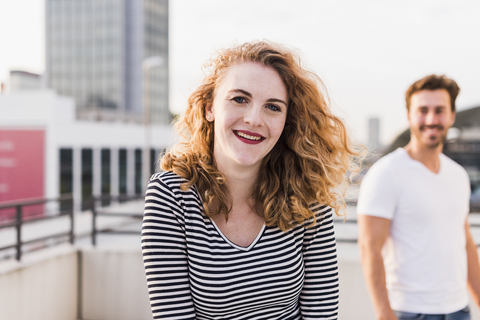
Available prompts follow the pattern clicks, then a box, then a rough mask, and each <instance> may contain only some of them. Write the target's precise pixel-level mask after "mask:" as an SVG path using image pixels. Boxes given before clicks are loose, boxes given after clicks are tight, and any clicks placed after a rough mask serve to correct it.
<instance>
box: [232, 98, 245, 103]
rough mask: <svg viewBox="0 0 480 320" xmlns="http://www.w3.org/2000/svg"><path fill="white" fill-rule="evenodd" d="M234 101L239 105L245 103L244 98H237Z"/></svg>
mask: <svg viewBox="0 0 480 320" xmlns="http://www.w3.org/2000/svg"><path fill="white" fill-rule="evenodd" d="M232 100H233V101H235V102H237V103H244V102H245V98H244V97H235V98H233V99H232Z"/></svg>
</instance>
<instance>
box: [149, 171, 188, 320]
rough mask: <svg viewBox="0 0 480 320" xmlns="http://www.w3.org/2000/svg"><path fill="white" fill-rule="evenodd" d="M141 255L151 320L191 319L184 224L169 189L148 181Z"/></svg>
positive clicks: (179, 209) (159, 182) (158, 180)
mask: <svg viewBox="0 0 480 320" xmlns="http://www.w3.org/2000/svg"><path fill="white" fill-rule="evenodd" d="M142 252H143V261H144V265H145V273H146V276H147V284H148V293H149V295H150V304H151V307H152V313H153V318H154V319H195V310H194V307H193V301H192V297H191V293H190V284H189V280H188V265H187V248H186V239H185V221H184V216H183V214H182V208H181V206H180V205H179V203H178V199H177V198H176V196H175V194H174V193H173V192H172V190H171V188H170V187H169V186H168V185H167V184H165V183H163V182H162V181H161V180H160V178H157V179H152V180H151V181H150V183H149V185H148V189H147V194H146V198H145V211H144V218H143V226H142Z"/></svg>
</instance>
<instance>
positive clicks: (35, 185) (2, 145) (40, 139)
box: [0, 129, 45, 220]
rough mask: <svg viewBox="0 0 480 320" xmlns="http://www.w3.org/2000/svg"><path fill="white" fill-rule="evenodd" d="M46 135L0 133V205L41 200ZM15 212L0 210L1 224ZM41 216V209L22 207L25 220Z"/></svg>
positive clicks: (22, 131) (13, 131)
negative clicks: (27, 200) (29, 217)
mask: <svg viewBox="0 0 480 320" xmlns="http://www.w3.org/2000/svg"><path fill="white" fill-rule="evenodd" d="M44 168H45V131H44V130H15V129H0V205H1V204H2V203H3V202H5V201H13V200H23V199H28V198H39V197H40V198H42V197H44V196H45V193H44V181H45V173H44V170H45V169H44ZM14 214H15V210H10V209H9V210H0V220H6V219H8V220H10V219H11V218H13V215H14ZM41 214H43V205H36V206H26V207H24V214H23V216H24V217H27V216H33V215H41Z"/></svg>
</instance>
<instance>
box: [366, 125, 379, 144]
mask: <svg viewBox="0 0 480 320" xmlns="http://www.w3.org/2000/svg"><path fill="white" fill-rule="evenodd" d="M380 145H381V144H380V119H378V118H369V119H368V145H367V147H368V148H369V149H376V148H378V147H380Z"/></svg>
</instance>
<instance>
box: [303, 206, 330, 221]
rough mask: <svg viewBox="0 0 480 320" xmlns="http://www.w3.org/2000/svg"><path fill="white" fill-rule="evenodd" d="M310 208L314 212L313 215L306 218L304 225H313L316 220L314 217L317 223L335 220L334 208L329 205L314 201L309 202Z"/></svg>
mask: <svg viewBox="0 0 480 320" xmlns="http://www.w3.org/2000/svg"><path fill="white" fill-rule="evenodd" d="M308 209H309V210H310V211H311V212H312V213H313V216H312V217H311V218H310V219H307V220H305V221H304V225H311V224H312V222H313V221H314V217H315V220H316V221H315V222H316V225H321V224H325V223H327V222H331V221H332V220H333V212H334V210H333V209H332V208H331V207H330V206H328V205H325V204H321V203H319V202H318V201H314V202H312V203H310V204H309V206H308Z"/></svg>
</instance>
